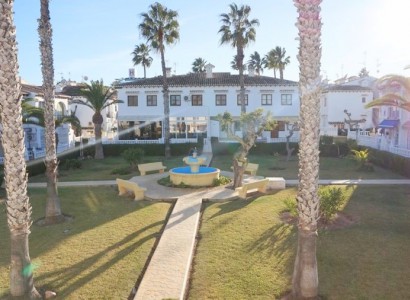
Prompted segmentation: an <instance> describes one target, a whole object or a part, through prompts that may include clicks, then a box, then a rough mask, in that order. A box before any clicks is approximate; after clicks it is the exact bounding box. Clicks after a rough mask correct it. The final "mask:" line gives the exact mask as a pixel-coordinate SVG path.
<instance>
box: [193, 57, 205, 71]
mask: <svg viewBox="0 0 410 300" xmlns="http://www.w3.org/2000/svg"><path fill="white" fill-rule="evenodd" d="M206 64H207V61H206V60H205V59H203V58H202V57H198V58H195V60H194V62H193V63H192V72H194V73H203V72H205V65H206Z"/></svg>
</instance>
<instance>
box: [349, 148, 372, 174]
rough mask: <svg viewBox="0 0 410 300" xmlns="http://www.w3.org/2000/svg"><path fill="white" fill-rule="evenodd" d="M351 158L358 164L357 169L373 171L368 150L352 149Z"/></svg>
mask: <svg viewBox="0 0 410 300" xmlns="http://www.w3.org/2000/svg"><path fill="white" fill-rule="evenodd" d="M352 153H353V159H354V160H355V161H356V162H357V164H358V168H357V170H358V171H365V172H373V171H374V168H373V165H372V164H371V163H370V161H369V150H368V149H364V150H355V149H353V150H352Z"/></svg>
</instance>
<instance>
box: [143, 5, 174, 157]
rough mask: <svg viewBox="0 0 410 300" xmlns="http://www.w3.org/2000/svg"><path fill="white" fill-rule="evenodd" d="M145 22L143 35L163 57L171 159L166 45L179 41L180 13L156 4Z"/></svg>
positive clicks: (167, 150)
mask: <svg viewBox="0 0 410 300" xmlns="http://www.w3.org/2000/svg"><path fill="white" fill-rule="evenodd" d="M141 16H142V18H143V21H142V23H141V24H139V26H138V27H139V30H140V32H141V35H142V36H143V37H145V38H146V39H147V42H148V43H149V44H150V45H151V48H152V49H154V50H156V51H158V52H159V53H160V55H161V66H162V94H163V97H164V124H163V125H164V134H165V158H166V159H169V158H170V157H171V147H170V129H169V89H168V80H167V76H166V74H167V72H166V68H165V45H172V44H174V43H176V42H177V41H178V40H179V23H178V21H177V18H178V12H177V11H175V10H171V9H168V8H166V7H165V6H163V5H162V4H160V3H158V2H156V3H154V4H152V5H150V9H149V11H148V13H143V14H141Z"/></svg>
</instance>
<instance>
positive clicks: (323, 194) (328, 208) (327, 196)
mask: <svg viewBox="0 0 410 300" xmlns="http://www.w3.org/2000/svg"><path fill="white" fill-rule="evenodd" d="M318 194H319V199H320V209H319V210H320V218H321V219H322V220H323V221H324V222H325V223H326V222H328V221H329V220H331V218H332V217H333V216H334V215H335V214H336V213H337V212H338V211H339V209H340V208H341V206H342V204H343V202H344V200H345V195H344V192H343V190H342V189H341V188H335V187H321V188H320V189H319V193H318Z"/></svg>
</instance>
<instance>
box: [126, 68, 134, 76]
mask: <svg viewBox="0 0 410 300" xmlns="http://www.w3.org/2000/svg"><path fill="white" fill-rule="evenodd" d="M128 77H130V78H135V69H134V68H129V69H128Z"/></svg>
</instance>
